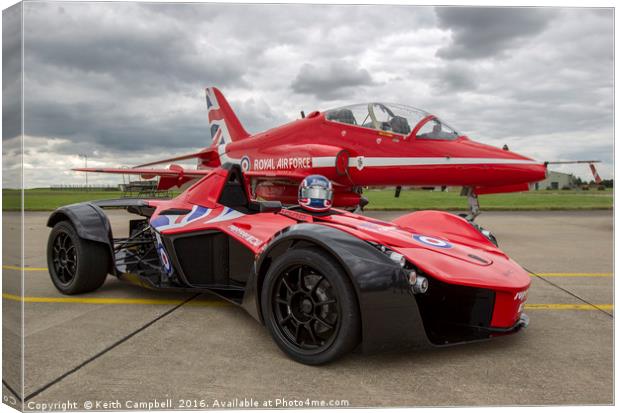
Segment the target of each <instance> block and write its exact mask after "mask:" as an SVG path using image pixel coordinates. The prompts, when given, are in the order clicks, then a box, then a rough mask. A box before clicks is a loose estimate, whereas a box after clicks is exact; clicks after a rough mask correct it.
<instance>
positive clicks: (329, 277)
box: [261, 248, 361, 364]
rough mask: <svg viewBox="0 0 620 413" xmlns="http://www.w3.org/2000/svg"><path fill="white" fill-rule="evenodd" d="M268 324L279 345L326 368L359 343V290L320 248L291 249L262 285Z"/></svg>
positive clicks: (311, 362) (288, 352)
mask: <svg viewBox="0 0 620 413" xmlns="http://www.w3.org/2000/svg"><path fill="white" fill-rule="evenodd" d="M261 307H262V312H263V317H264V318H265V324H266V325H267V328H268V329H269V331H270V332H271V335H272V336H273V338H274V340H275V341H276V343H277V344H278V346H279V347H280V348H281V349H282V350H283V351H284V352H285V353H286V354H288V355H289V356H290V357H291V358H293V359H295V360H297V361H299V362H302V363H305V364H323V363H327V362H329V361H333V360H335V359H337V358H338V357H341V356H342V355H344V354H346V353H348V352H350V351H351V350H353V348H354V347H355V346H356V345H357V344H358V343H359V339H360V331H361V327H360V324H361V323H360V316H359V308H358V304H357V298H356V295H355V291H354V289H353V286H352V285H351V282H350V281H349V279H348V276H347V275H346V274H345V273H344V271H343V270H342V268H341V266H340V265H339V264H338V262H336V261H335V260H334V258H332V257H331V256H330V255H329V254H327V253H325V252H323V251H321V250H319V249H316V248H307V249H293V250H290V251H288V252H286V253H285V254H283V255H282V256H280V257H279V258H278V259H276V260H275V262H274V263H273V264H272V265H271V267H270V269H269V271H268V273H267V275H266V277H265V281H264V284H263V289H262V294H261Z"/></svg>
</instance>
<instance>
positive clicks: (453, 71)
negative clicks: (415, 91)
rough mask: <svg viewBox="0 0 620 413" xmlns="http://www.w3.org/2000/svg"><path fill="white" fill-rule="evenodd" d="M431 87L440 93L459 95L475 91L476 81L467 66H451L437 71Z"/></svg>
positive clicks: (472, 72)
mask: <svg viewBox="0 0 620 413" xmlns="http://www.w3.org/2000/svg"><path fill="white" fill-rule="evenodd" d="M433 85H434V86H435V88H436V89H437V90H438V91H439V92H441V93H459V92H463V91H470V90H474V89H476V88H477V87H478V80H477V78H476V75H475V73H474V71H473V70H472V69H470V68H469V67H468V66H466V65H458V64H452V65H450V66H447V67H445V68H444V69H442V70H439V71H438V73H437V79H436V80H435V81H434V82H433Z"/></svg>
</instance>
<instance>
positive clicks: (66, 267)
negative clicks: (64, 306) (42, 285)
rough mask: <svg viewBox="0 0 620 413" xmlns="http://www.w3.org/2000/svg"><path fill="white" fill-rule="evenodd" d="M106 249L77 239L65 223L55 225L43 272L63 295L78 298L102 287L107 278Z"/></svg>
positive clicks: (70, 227) (75, 233)
mask: <svg viewBox="0 0 620 413" xmlns="http://www.w3.org/2000/svg"><path fill="white" fill-rule="evenodd" d="M109 262H110V252H109V250H108V247H107V245H105V244H102V243H100V242H95V241H89V240H85V239H82V238H80V237H79V235H78V234H77V232H76V231H75V228H74V227H73V225H71V223H70V222H68V221H60V222H59V223H57V224H56V225H55V226H54V228H53V229H52V232H51V233H50V236H49V239H48V241H47V268H48V270H49V273H50V277H51V278H52V282H53V283H54V286H55V287H56V288H57V289H58V291H60V292H61V293H63V294H81V293H87V292H90V291H94V290H96V289H98V288H99V287H101V285H103V283H104V281H105V279H106V276H107V274H108V266H109Z"/></svg>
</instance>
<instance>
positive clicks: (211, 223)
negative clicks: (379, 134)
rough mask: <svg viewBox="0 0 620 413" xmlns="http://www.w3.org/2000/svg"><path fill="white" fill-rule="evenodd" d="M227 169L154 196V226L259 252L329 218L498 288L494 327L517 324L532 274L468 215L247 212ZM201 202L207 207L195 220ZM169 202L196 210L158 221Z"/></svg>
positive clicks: (431, 270)
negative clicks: (230, 190)
mask: <svg viewBox="0 0 620 413" xmlns="http://www.w3.org/2000/svg"><path fill="white" fill-rule="evenodd" d="M227 175H228V172H227V171H226V170H224V169H221V168H217V169H215V170H213V171H211V172H210V173H209V174H208V175H207V176H206V177H204V178H202V179H201V180H200V181H199V182H197V183H196V184H194V185H193V186H192V187H191V188H189V189H188V190H186V191H185V192H184V193H182V194H181V195H179V196H178V197H177V198H175V199H172V200H161V201H159V200H158V201H148V202H149V204H150V205H151V206H153V207H155V208H156V209H155V212H154V213H153V215H152V216H151V218H150V222H151V225H152V226H153V227H154V228H155V229H156V230H157V231H158V232H159V233H160V234H162V235H173V234H179V233H183V234H185V233H192V232H200V231H206V230H217V231H222V232H224V233H226V234H228V235H229V236H231V237H233V238H235V239H237V240H238V241H239V242H241V243H242V244H244V245H245V246H246V247H247V248H248V249H250V250H251V251H252V252H253V253H254V254H255V255H257V256H258V255H259V254H260V253H261V252H262V251H263V250H264V249H265V248H267V247H268V245H269V243H270V241H271V240H273V239H274V237H276V236H277V235H278V234H279V233H280V232H281V231H283V230H285V229H286V228H288V227H291V226H293V225H296V224H298V223H314V224H317V225H325V226H329V227H333V228H335V229H338V230H340V231H344V232H346V233H349V234H351V235H353V236H354V237H356V238H358V239H361V240H364V241H368V242H370V243H374V244H380V245H384V246H386V247H388V248H389V249H391V250H393V251H395V252H398V253H400V254H402V255H404V256H405V257H406V259H407V260H408V261H409V262H410V263H412V264H413V265H415V266H416V267H417V268H418V269H419V270H421V271H422V272H423V273H424V274H426V275H427V276H428V277H431V278H433V279H435V280H438V281H441V282H442V283H446V284H451V285H459V286H469V287H476V288H482V289H488V290H492V291H493V292H494V293H495V303H494V307H493V316H492V320H491V327H494V328H508V327H511V326H513V325H515V323H516V322H517V321H518V320H519V317H520V316H521V312H522V309H523V303H524V302H525V300H526V298H527V290H528V288H529V286H530V282H531V280H530V276H529V275H528V273H527V272H525V271H524V270H523V269H522V268H521V267H520V266H519V265H518V264H517V263H515V262H514V261H513V260H511V259H510V257H508V256H507V255H506V254H505V253H503V252H502V251H501V250H500V249H499V248H497V247H496V246H495V245H494V244H492V243H491V242H490V241H489V240H488V239H487V238H486V237H485V236H484V235H482V234H481V233H480V231H478V230H477V229H476V228H475V227H474V226H473V225H472V224H471V223H469V222H468V221H466V220H465V219H463V218H460V217H458V216H456V215H453V214H449V213H445V212H439V211H420V212H414V213H410V214H407V215H404V216H401V217H400V218H398V219H396V220H394V221H392V222H385V221H380V220H377V219H372V218H369V217H366V216H363V215H358V214H354V213H350V212H346V211H342V210H335V211H334V213H332V214H328V215H322V216H317V215H309V214H306V213H304V212H300V211H298V210H289V209H282V210H281V211H279V212H276V213H273V212H272V213H258V214H243V213H241V212H239V211H236V210H233V209H231V208H228V207H225V206H223V205H220V204H219V203H218V202H217V200H218V199H220V195H221V191H222V188H223V187H224V184H225V182H226V179H227ZM246 186H247V184H246ZM196 208H203V209H206V210H208V211H207V212H206V213H204V214H203V215H200V218H199V219H193V218H191V215H192V214H194V213H195V211H196ZM170 209H187V210H191V211H192V212H189V213H187V214H185V215H174V216H171V217H170V218H171V220H172V221H171V223H168V221H167V220H166V223H167V225H165V226H159V227H158V226H157V224H156V223H157V222H158V221H160V217H161V213H162V212H165V211H166V210H170ZM188 217H190V219H188ZM437 245H439V246H437Z"/></svg>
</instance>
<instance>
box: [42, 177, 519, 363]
mask: <svg viewBox="0 0 620 413" xmlns="http://www.w3.org/2000/svg"><path fill="white" fill-rule="evenodd" d="M248 189H249V188H248V183H247V182H246V180H245V179H244V176H243V174H242V172H241V169H240V168H239V166H231V165H224V166H222V167H219V168H216V169H214V170H213V171H212V172H211V173H209V174H208V175H206V176H205V177H204V178H202V179H201V180H200V181H198V182H197V183H195V184H194V185H193V186H191V187H190V188H188V189H187V190H186V191H185V192H183V193H182V194H180V195H179V196H178V197H176V198H174V199H171V200H161V199H160V200H141V199H118V200H110V201H99V202H87V203H81V204H74V205H68V206H65V207H62V208H60V209H58V210H56V211H54V213H53V214H52V215H51V216H50V218H49V221H48V226H50V227H52V228H53V229H52V231H51V233H50V237H49V241H48V249H47V254H48V266H49V271H50V275H51V278H52V281H53V283H54V285H55V286H56V288H58V290H60V291H61V292H62V293H64V294H79V293H85V292H89V291H93V290H96V289H97V288H99V287H100V286H101V285H102V284H103V282H104V280H105V278H106V276H107V275H108V274H112V275H114V276H116V277H118V278H120V279H130V280H133V281H134V282H135V281H136V280H138V281H139V282H140V283H141V284H142V285H144V286H145V287H149V288H156V289H166V290H179V291H194V292H205V293H212V294H216V295H218V296H220V297H222V298H223V299H225V300H228V301H230V302H232V303H234V304H237V305H239V306H241V307H242V308H243V309H245V310H246V311H247V312H248V313H249V314H250V315H251V316H252V317H254V318H255V319H256V320H258V321H259V322H261V323H264V324H265V325H266V327H267V328H268V329H269V331H270V333H271V334H272V336H273V338H274V340H275V342H276V343H277V344H278V346H279V347H280V348H281V349H282V350H283V351H284V352H285V353H286V354H288V355H289V356H290V357H292V358H293V359H295V360H297V361H299V362H302V363H306V364H321V363H326V362H329V361H332V360H334V359H336V358H338V357H340V356H342V355H344V354H346V353H348V352H350V351H351V350H353V349H354V348H356V347H358V346H361V348H362V350H364V351H377V350H383V349H390V348H397V347H416V348H421V347H432V346H442V345H449V344H455V343H462V342H467V341H475V340H483V339H487V338H490V337H493V336H497V335H503V334H508V333H514V332H516V331H518V330H520V329H521V328H522V327H525V326H527V324H528V318H527V316H526V315H525V314H523V313H522V310H523V303H524V302H525V300H526V297H527V291H528V288H529V286H530V277H529V275H528V274H527V273H526V272H525V271H524V270H523V269H522V268H521V267H520V266H519V265H518V264H517V263H516V262H514V261H513V260H511V259H510V257H508V256H507V255H506V254H505V253H503V252H502V251H501V250H500V249H499V248H498V247H497V246H496V243H495V241H494V238H493V237H492V236H491V235H490V234H489V233H488V232H487V231H484V230H482V229H481V228H480V227H478V226H475V225H474V224H472V223H470V222H468V221H467V220H465V219H463V218H460V217H458V216H456V215H453V214H450V213H446V212H439V211H420V212H413V213H410V214H407V215H404V216H402V217H400V218H398V219H396V220H394V221H392V222H384V221H380V220H376V219H372V218H369V217H366V216H363V215H358V214H354V213H350V212H346V211H342V210H337V209H331V210H329V211H327V212H321V213H309V212H307V211H304V210H302V209H300V208H299V207H298V206H289V207H283V206H282V205H281V204H280V203H279V202H264V201H263V202H261V201H253V200H250V199H249V198H248V193H249V191H248ZM104 208H124V209H126V210H127V211H129V212H131V213H134V214H136V215H138V216H139V217H140V218H139V219H135V220H131V221H130V224H129V227H130V228H129V236H128V237H124V238H114V237H113V234H112V230H111V226H110V223H109V220H108V218H107V217H106V215H105V213H104V212H103V209H104Z"/></svg>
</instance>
